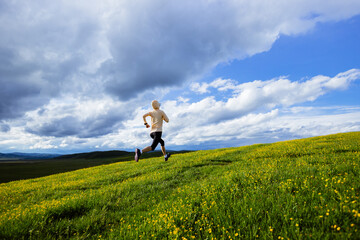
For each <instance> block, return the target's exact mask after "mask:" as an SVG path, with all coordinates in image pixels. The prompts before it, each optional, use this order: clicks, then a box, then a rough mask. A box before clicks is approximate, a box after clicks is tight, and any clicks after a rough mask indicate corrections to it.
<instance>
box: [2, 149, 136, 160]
mask: <svg viewBox="0 0 360 240" xmlns="http://www.w3.org/2000/svg"><path fill="white" fill-rule="evenodd" d="M129 154H132V153H130V152H125V151H104V152H102V151H96V152H87V153H75V154H66V155H61V154H51V153H21V152H14V153H0V160H34V159H95V158H108V157H120V156H126V155H129Z"/></svg>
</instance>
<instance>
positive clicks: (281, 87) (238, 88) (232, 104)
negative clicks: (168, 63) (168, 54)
mask: <svg viewBox="0 0 360 240" xmlns="http://www.w3.org/2000/svg"><path fill="white" fill-rule="evenodd" d="M358 79H360V70H359V69H351V70H349V71H346V72H343V73H339V74H338V75H336V76H335V77H332V78H331V77H328V76H321V75H319V76H315V77H313V78H311V79H309V80H306V81H303V82H298V81H290V80H289V79H287V78H285V77H280V78H276V79H272V80H268V81H253V82H247V83H242V84H236V81H234V80H231V79H216V80H214V81H213V82H211V83H197V84H192V85H191V86H190V88H191V89H192V90H193V91H195V92H198V93H206V92H209V88H213V89H217V90H218V91H224V90H231V91H232V97H230V98H228V99H226V100H225V101H221V100H220V101H216V100H215V98H214V97H212V96H209V97H205V98H204V99H203V100H201V101H199V102H196V103H191V104H183V106H184V108H183V110H182V111H181V112H180V113H178V115H179V116H193V117H192V119H191V121H190V122H192V123H193V124H195V123H197V124H199V125H200V124H204V122H205V121H206V122H207V123H212V122H219V121H224V120H227V119H231V118H236V117H239V116H242V115H245V114H248V113H251V112H255V111H263V110H266V109H272V108H275V107H282V106H285V107H286V106H292V105H294V104H299V103H303V102H307V101H314V100H316V99H317V98H318V97H319V96H322V95H324V94H325V93H327V92H329V91H332V90H336V89H338V90H341V89H346V88H347V87H348V86H349V84H350V83H351V82H352V81H355V80H358ZM204 112H205V113H206V120H203V119H204V118H202V117H201V116H202V115H203V114H204Z"/></svg>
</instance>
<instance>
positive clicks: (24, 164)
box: [0, 151, 162, 183]
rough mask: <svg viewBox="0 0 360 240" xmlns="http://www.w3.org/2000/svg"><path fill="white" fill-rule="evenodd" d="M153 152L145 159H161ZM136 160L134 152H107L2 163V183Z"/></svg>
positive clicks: (0, 176) (0, 172) (0, 178)
mask: <svg viewBox="0 0 360 240" xmlns="http://www.w3.org/2000/svg"><path fill="white" fill-rule="evenodd" d="M159 156H162V153H161V152H152V153H149V154H147V155H146V156H145V157H146V158H148V157H159ZM132 160H134V153H133V152H123V151H107V152H90V153H79V154H71V155H63V156H59V157H56V158H53V159H38V160H36V159H33V160H12V161H4V160H2V161H0V183H6V182H11V181H16V180H23V179H29V178H38V177H44V176H48V175H51V174H56V173H63V172H69V171H74V170H78V169H82V168H89V167H94V166H99V165H104V164H109V163H116V162H124V161H132Z"/></svg>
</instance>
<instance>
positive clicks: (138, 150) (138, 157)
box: [135, 148, 141, 162]
mask: <svg viewBox="0 0 360 240" xmlns="http://www.w3.org/2000/svg"><path fill="white" fill-rule="evenodd" d="M140 156H141V152H140V149H138V148H137V149H135V161H136V162H138V161H139V159H140Z"/></svg>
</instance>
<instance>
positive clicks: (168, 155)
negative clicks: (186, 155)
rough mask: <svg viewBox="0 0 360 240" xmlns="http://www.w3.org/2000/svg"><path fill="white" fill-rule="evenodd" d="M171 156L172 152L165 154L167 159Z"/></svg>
mask: <svg viewBox="0 0 360 240" xmlns="http://www.w3.org/2000/svg"><path fill="white" fill-rule="evenodd" d="M170 156H171V153H167V154H166V155H165V161H167V160H168V159H169V157H170Z"/></svg>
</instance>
